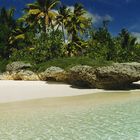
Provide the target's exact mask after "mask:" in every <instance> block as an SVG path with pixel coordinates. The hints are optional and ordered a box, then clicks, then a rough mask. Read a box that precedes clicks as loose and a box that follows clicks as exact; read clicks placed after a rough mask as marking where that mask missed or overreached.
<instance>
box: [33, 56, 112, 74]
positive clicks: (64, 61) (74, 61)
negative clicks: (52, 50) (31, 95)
mask: <svg viewBox="0 0 140 140" xmlns="http://www.w3.org/2000/svg"><path fill="white" fill-rule="evenodd" d="M111 64H112V62H111V61H105V60H98V61H96V60H94V59H92V58H89V57H65V58H58V59H53V60H50V61H47V62H44V63H40V64H37V65H35V67H34V68H33V70H36V71H38V72H41V71H44V70H46V69H47V68H48V67H50V66H57V67H60V68H63V69H66V70H67V69H68V68H70V67H73V66H76V65H88V66H93V67H95V68H96V67H102V66H108V65H111Z"/></svg>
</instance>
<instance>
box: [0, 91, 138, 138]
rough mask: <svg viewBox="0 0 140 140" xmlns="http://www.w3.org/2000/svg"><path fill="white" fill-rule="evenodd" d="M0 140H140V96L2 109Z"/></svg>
mask: <svg viewBox="0 0 140 140" xmlns="http://www.w3.org/2000/svg"><path fill="white" fill-rule="evenodd" d="M0 140H140V95H139V93H138V92H137V93H112V94H111V93H110V94H109V93H106V94H105V93H104V94H98V95H86V96H77V97H69V98H68V97H67V98H58V99H44V100H36V101H28V102H19V103H10V104H1V105H0Z"/></svg>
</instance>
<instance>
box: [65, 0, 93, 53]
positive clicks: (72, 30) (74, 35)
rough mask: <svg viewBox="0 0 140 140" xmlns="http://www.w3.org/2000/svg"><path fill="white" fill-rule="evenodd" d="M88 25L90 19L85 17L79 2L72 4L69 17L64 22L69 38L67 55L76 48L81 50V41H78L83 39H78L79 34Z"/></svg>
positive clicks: (83, 31)
mask: <svg viewBox="0 0 140 140" xmlns="http://www.w3.org/2000/svg"><path fill="white" fill-rule="evenodd" d="M90 25H91V20H90V19H89V18H86V11H85V9H84V8H83V6H82V5H81V4H77V3H76V4H75V5H74V10H73V11H72V12H71V14H70V18H69V19H68V21H67V24H66V29H67V32H68V34H69V40H71V41H70V43H69V44H68V47H67V49H68V55H69V56H71V55H73V54H76V53H77V52H76V51H78V50H82V49H81V45H80V44H81V43H79V42H81V41H83V40H81V39H80V35H81V34H82V35H83V33H85V31H86V29H87V28H89V27H90ZM75 47H76V48H75ZM79 47H80V48H79ZM73 52H74V53H73ZM78 53H79V52H78Z"/></svg>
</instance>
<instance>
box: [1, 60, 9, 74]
mask: <svg viewBox="0 0 140 140" xmlns="http://www.w3.org/2000/svg"><path fill="white" fill-rule="evenodd" d="M7 64H8V61H7V60H5V59H0V73H2V72H4V71H5V70H6V65H7Z"/></svg>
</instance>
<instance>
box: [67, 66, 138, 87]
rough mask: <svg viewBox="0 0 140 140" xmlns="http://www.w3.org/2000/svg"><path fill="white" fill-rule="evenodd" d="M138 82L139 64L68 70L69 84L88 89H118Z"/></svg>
mask: <svg viewBox="0 0 140 140" xmlns="http://www.w3.org/2000/svg"><path fill="white" fill-rule="evenodd" d="M139 80H140V63H115V64H113V65H111V66H105V67H100V68H96V69H95V68H93V67H89V66H75V67H73V68H71V69H70V70H69V79H68V81H69V83H71V84H73V85H78V86H81V87H83V86H86V87H90V88H104V89H118V88H124V87H125V86H128V85H129V84H131V83H133V82H137V81H139Z"/></svg>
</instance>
